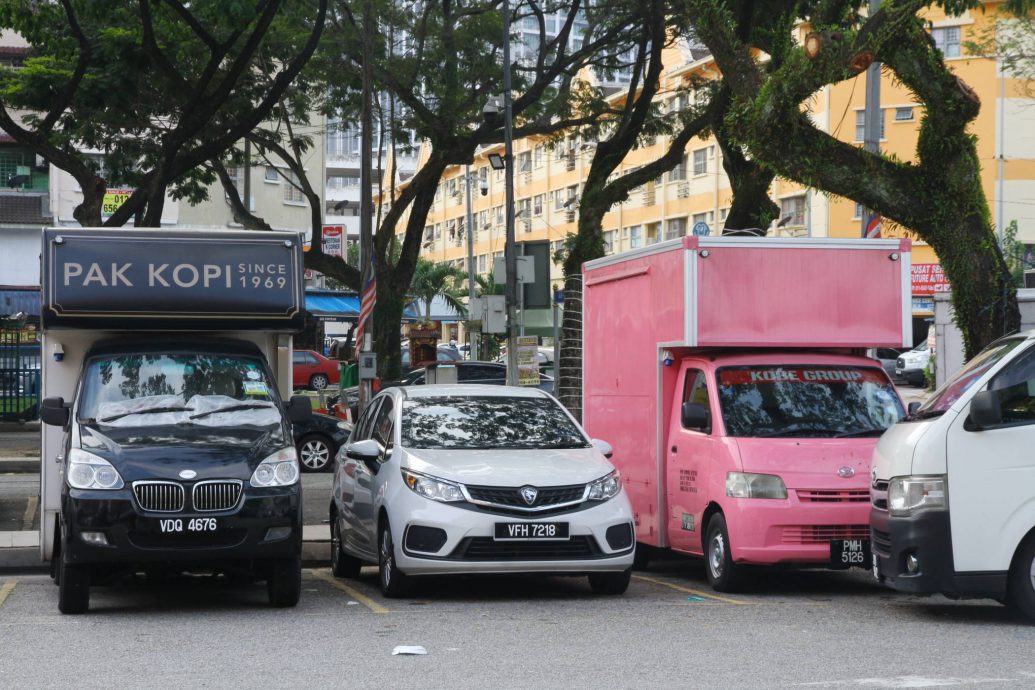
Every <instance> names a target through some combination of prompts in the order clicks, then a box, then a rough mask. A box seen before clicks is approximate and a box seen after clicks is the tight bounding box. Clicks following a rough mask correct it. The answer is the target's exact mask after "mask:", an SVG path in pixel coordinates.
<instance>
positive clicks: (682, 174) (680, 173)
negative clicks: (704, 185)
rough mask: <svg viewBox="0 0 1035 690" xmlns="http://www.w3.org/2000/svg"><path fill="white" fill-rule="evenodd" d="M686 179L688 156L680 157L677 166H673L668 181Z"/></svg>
mask: <svg viewBox="0 0 1035 690" xmlns="http://www.w3.org/2000/svg"><path fill="white" fill-rule="evenodd" d="M685 179H686V156H683V158H682V159H680V161H679V163H678V164H677V165H676V167H674V168H672V171H671V172H670V173H669V174H668V181H669V182H675V181H676V180H685Z"/></svg>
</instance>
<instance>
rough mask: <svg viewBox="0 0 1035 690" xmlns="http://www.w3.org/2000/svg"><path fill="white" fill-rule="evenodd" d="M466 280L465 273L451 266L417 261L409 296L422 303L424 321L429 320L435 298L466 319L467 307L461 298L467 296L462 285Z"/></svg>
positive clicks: (465, 289) (423, 260) (422, 260)
mask: <svg viewBox="0 0 1035 690" xmlns="http://www.w3.org/2000/svg"><path fill="white" fill-rule="evenodd" d="M466 279H467V272H466V271H463V270H461V269H459V268H457V267H456V266H454V265H453V264H445V263H441V264H440V263H435V262H434V261H428V260H427V259H417V267H416V269H414V271H413V282H412V283H411V284H410V294H411V295H413V296H414V297H416V298H418V299H420V300H422V301H423V302H424V318H425V319H430V318H431V301H432V300H433V299H435V298H436V297H441V298H443V299H444V300H445V301H446V304H448V305H449V306H450V307H451V308H452V309H453V310H454V311H456V313H457V314H459V315H460V316H461V317H466V315H467V306H466V305H465V304H464V302H463V298H464V297H466V296H467V288H466V286H464V285H462V282H463V281H465V280H466Z"/></svg>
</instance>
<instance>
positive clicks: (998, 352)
mask: <svg viewBox="0 0 1035 690" xmlns="http://www.w3.org/2000/svg"><path fill="white" fill-rule="evenodd" d="M1023 342H1024V338H1010V339H1009V340H1000V341H997V342H994V343H992V344H991V345H989V346H988V347H986V348H985V349H984V350H982V351H981V352H979V353H978V354H977V356H975V357H974V359H972V360H970V361H969V362H967V364H966V366H964V367H963V368H962V369H960V370H959V371H958V372H956V374H955V375H954V376H953V377H952V378H950V379H949V380H948V381H946V382H945V383H943V384H942V386H941V388H939V389H938V390H936V391H935V392H934V394H933V395H932V396H931V397H930V398H928V399H927V402H925V403H924V404H923V405H922V406H921V407H920V409H919V410H917V412H916V414H915V415H914V416H913V418H916V419H925V418H928V417H937V416H938V415H940V414H943V413H944V412H945V411H946V410H948V409H949V408H950V407H952V404H953V403H954V402H956V401H957V400H959V399H960V396H962V395H963V394H964V393H966V392H967V391H968V390H969V389H970V387H971V386H973V385H974V382H975V381H977V380H978V379H980V378H981V377H982V376H984V375H985V374H986V373H988V370H989V369H991V368H992V367H994V366H995V365H996V364H998V363H999V362H1000V361H1001V360H1002V359H1003V357H1005V356H1006V355H1008V354H1009V353H1011V352H1013V350H1014V349H1015V348H1016V347H1017V346H1018V345H1020V344H1021V343H1023Z"/></svg>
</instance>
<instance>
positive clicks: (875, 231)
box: [864, 213, 882, 240]
mask: <svg viewBox="0 0 1035 690" xmlns="http://www.w3.org/2000/svg"><path fill="white" fill-rule="evenodd" d="M881 225H882V223H881V217H880V214H879V213H874V214H873V215H871V216H870V219H869V220H868V221H866V234H865V235H864V237H866V238H867V239H871V240H879V239H880V231H881Z"/></svg>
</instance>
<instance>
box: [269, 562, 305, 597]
mask: <svg viewBox="0 0 1035 690" xmlns="http://www.w3.org/2000/svg"><path fill="white" fill-rule="evenodd" d="M266 593H267V595H269V600H270V605H271V606H276V607H277V608H287V607H289V606H294V605H295V604H297V603H298V599H299V597H301V595H302V560H301V559H300V558H285V559H283V560H280V561H274V562H273V566H272V568H271V570H270V574H269V577H268V578H267V579H266Z"/></svg>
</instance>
